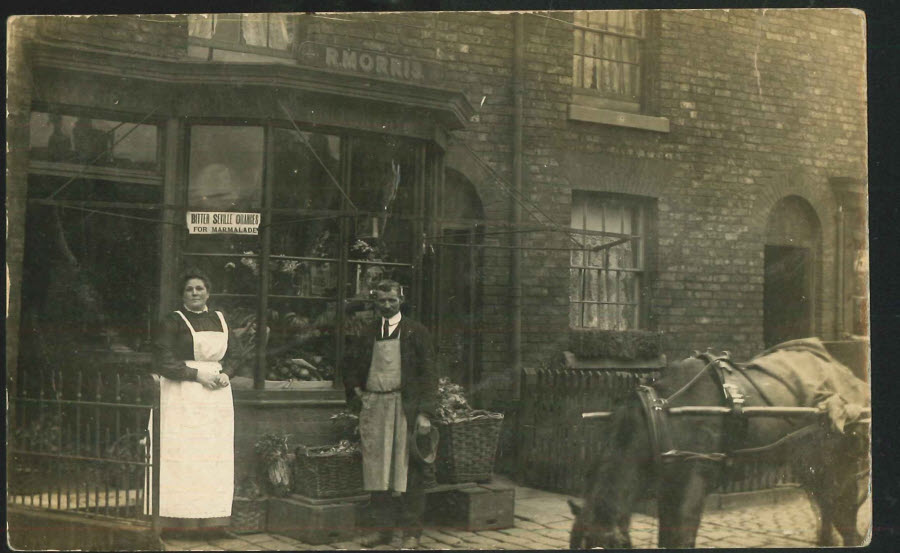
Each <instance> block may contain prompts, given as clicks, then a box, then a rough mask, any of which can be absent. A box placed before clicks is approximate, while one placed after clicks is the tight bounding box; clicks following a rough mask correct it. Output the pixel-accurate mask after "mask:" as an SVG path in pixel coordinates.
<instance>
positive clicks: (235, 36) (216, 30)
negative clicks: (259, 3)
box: [188, 13, 294, 51]
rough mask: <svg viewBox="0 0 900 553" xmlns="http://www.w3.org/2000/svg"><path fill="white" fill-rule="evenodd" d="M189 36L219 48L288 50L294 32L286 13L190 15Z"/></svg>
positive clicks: (291, 22) (196, 40)
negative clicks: (206, 41)
mask: <svg viewBox="0 0 900 553" xmlns="http://www.w3.org/2000/svg"><path fill="white" fill-rule="evenodd" d="M188 36H189V37H191V38H193V39H194V41H195V42H201V41H203V40H208V41H209V42H210V43H212V44H214V45H215V46H216V47H219V48H231V49H236V50H247V51H253V50H255V49H258V48H263V49H268V50H289V49H290V47H291V43H292V42H293V40H294V28H293V21H292V20H291V18H290V17H289V15H288V14H283V13H221V14H191V15H188Z"/></svg>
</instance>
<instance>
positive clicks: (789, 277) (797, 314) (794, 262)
mask: <svg viewBox="0 0 900 553" xmlns="http://www.w3.org/2000/svg"><path fill="white" fill-rule="evenodd" d="M810 259H811V255H810V252H809V249H808V248H798V247H792V246H766V247H765V282H764V284H763V307H764V316H763V340H764V343H765V347H766V348H769V347H772V346H774V345H775V344H779V343H781V342H785V341H787V340H793V339H796V338H805V337H807V336H809V335H810V334H812V301H811V299H812V298H811V293H810V289H811V286H810V284H811V278H810V277H811V273H812V271H811V267H810Z"/></svg>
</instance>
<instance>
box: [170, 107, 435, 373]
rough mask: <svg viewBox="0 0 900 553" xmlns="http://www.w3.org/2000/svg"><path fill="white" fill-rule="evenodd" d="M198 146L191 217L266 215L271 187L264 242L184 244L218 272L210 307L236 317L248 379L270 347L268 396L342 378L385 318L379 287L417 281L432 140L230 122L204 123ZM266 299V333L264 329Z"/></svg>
mask: <svg viewBox="0 0 900 553" xmlns="http://www.w3.org/2000/svg"><path fill="white" fill-rule="evenodd" d="M267 133H271V134H270V135H267ZM189 142H190V148H191V151H190V156H189V179H188V189H187V195H186V203H187V207H188V210H189V211H193V212H207V213H212V212H250V213H259V214H261V215H264V213H263V207H262V198H263V197H264V196H265V194H264V191H265V190H266V187H267V186H268V187H271V191H270V192H271V198H272V206H271V225H270V226H269V227H268V228H265V227H263V226H261V227H260V234H258V235H241V234H197V233H193V234H189V233H186V237H185V240H184V249H183V257H184V263H185V264H186V265H191V266H197V267H199V268H201V269H203V270H205V271H206V272H207V273H208V274H209V275H210V277H211V278H212V280H213V294H212V300H211V302H210V305H211V307H213V308H218V309H222V310H223V311H225V312H226V315H227V316H228V318H229V321H230V322H231V326H232V328H233V329H234V331H235V333H236V335H237V338H238V342H239V343H238V344H236V345H235V347H237V348H238V349H239V351H240V352H241V354H240V355H239V357H241V358H242V359H243V362H242V363H241V366H242V367H243V368H242V370H241V371H240V372H239V373H238V374H239V375H240V376H246V377H249V379H252V378H253V377H254V374H255V371H254V369H255V367H256V366H257V363H258V357H257V351H258V348H259V347H260V346H259V343H260V342H259V341H260V340H264V341H265V343H264V350H265V355H264V356H263V357H264V359H263V362H264V367H262V375H263V377H264V379H265V380H266V381H267V382H266V383H265V387H266V388H274V389H285V388H297V387H299V388H301V389H302V388H309V387H315V385H314V383H315V382H322V383H323V384H324V383H325V382H334V381H337V380H339V378H340V377H339V373H340V366H341V365H342V363H344V362H345V360H344V359H343V353H342V352H343V351H345V350H346V349H347V347H348V346H350V345H351V344H350V342H352V337H353V336H358V335H359V334H360V333H361V331H362V329H363V328H364V327H365V325H367V324H368V323H369V322H371V321H372V320H373V318H374V316H375V315H374V313H373V311H372V310H371V295H370V294H371V290H372V288H373V287H374V285H375V283H377V282H378V281H379V280H382V279H386V278H389V279H393V280H396V281H398V282H399V283H400V284H401V285H402V286H403V287H404V290H409V289H411V287H412V286H413V285H414V283H413V278H414V273H413V262H414V261H413V260H414V257H415V249H414V244H415V235H416V232H417V231H416V225H417V224H421V223H420V222H419V221H418V220H417V219H416V216H417V215H418V213H417V199H421V197H422V196H421V186H422V183H421V182H420V181H421V176H420V173H421V172H422V171H421V170H422V168H421V167H419V165H418V164H419V161H418V160H419V156H421V155H422V153H423V150H422V148H421V144H419V143H416V142H410V141H407V140H402V139H398V138H393V137H384V136H379V137H371V138H370V137H354V138H349V139H346V138H342V137H340V136H337V135H333V134H327V133H317V132H309V131H304V130H298V129H296V128H291V127H278V126H270V127H268V128H263V127H259V126H257V127H254V126H226V125H194V126H192V127H191V129H190V141H189ZM266 144H270V145H271V149H267V148H266V146H265V145H266ZM264 167H266V168H268V171H269V172H268V174H266V173H265V172H264V170H263V168H264ZM348 176H349V177H348ZM262 220H264V218H262ZM266 236H268V240H269V250H268V251H269V253H268V258H267V259H263V257H262V252H261V245H262V240H263V239H265V237H266ZM264 266H267V267H268V269H267V270H265V271H264V269H263V267H264ZM262 282H266V283H267V289H268V293H267V295H266V297H265V298H263V297H262V296H261V295H260V292H261V290H262V287H261V283H262ZM262 301H265V304H266V319H267V321H266V328H265V331H264V332H263V331H262V329H258V328H257V327H256V320H257V315H258V313H259V308H260V305H261V303H260V302H262ZM262 337H264V338H262ZM348 339H349V340H350V341H349V342H348V341H347V340H348ZM272 381H274V382H272ZM285 381H291V384H290V385H287V384H285ZM298 381H299V382H305V383H306V384H298ZM311 383H312V384H311ZM256 384H257V386H259V385H260V384H261V383H256Z"/></svg>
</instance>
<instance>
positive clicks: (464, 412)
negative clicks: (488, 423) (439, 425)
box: [437, 377, 503, 424]
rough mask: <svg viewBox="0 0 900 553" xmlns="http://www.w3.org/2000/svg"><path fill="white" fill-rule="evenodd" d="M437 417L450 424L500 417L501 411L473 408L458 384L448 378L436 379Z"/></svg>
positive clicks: (501, 416)
mask: <svg viewBox="0 0 900 553" xmlns="http://www.w3.org/2000/svg"><path fill="white" fill-rule="evenodd" d="M438 399H439V405H438V413H437V414H438V419H439V420H440V422H444V423H447V424H452V423H456V422H465V421H471V420H478V419H502V418H503V413H494V412H492V411H485V410H483V409H475V408H473V407H472V406H471V405H469V401H468V400H467V399H466V396H465V391H464V390H463V387H462V386H460V385H459V384H454V383H453V382H451V381H450V379H449V378H447V377H443V378H441V379H440V380H439V381H438Z"/></svg>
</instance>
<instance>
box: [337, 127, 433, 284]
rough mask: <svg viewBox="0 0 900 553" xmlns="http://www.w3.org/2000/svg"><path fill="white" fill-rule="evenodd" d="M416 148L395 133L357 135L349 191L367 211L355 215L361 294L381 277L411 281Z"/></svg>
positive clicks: (353, 257)
mask: <svg viewBox="0 0 900 553" xmlns="http://www.w3.org/2000/svg"><path fill="white" fill-rule="evenodd" d="M417 152H418V150H417V149H416V148H414V147H413V145H412V144H410V143H409V142H408V141H404V140H400V139H396V138H387V139H385V138H355V139H354V140H353V160H352V169H351V184H350V196H351V199H352V201H353V203H354V205H355V206H356V209H357V210H358V211H360V212H362V213H361V214H360V215H357V216H356V217H355V218H354V221H353V223H354V225H353V229H352V242H351V244H350V253H349V257H350V270H351V272H352V274H353V275H354V286H353V293H354V296H355V297H356V298H357V299H363V300H365V299H367V298H368V297H369V293H370V290H371V288H372V285H373V284H374V283H375V282H377V281H378V280H380V279H382V278H389V279H392V280H396V281H397V282H399V283H400V284H401V285H404V286H407V287H408V286H409V285H410V284H411V272H410V268H411V264H412V256H413V242H414V236H415V233H414V232H413V217H414V216H415V215H416V212H415V204H414V197H415V181H416V157H415V156H416V153H417Z"/></svg>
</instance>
